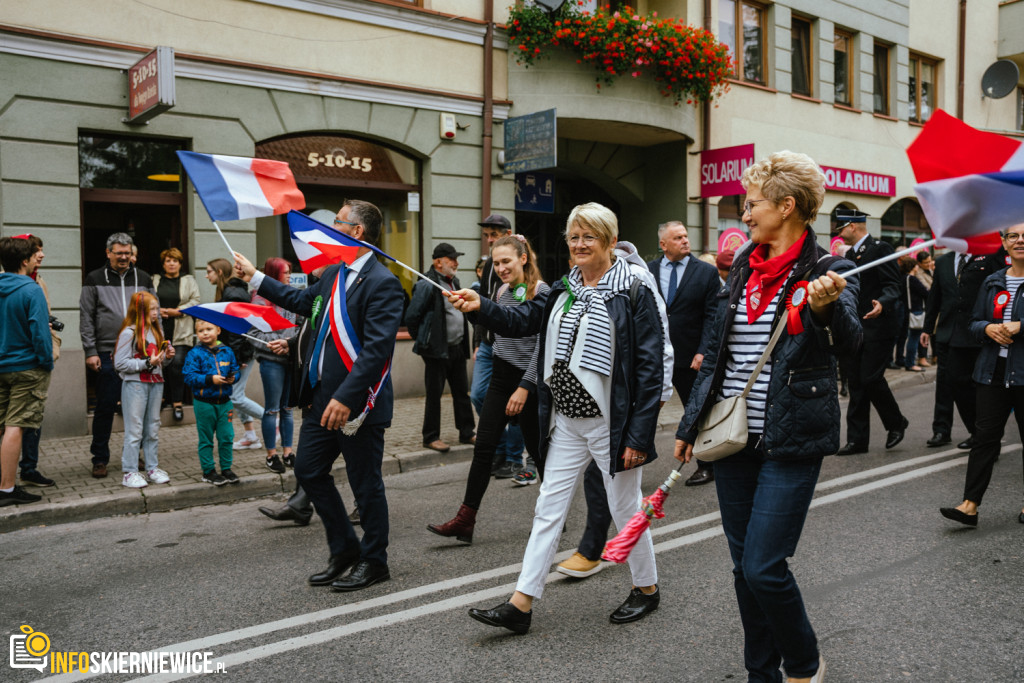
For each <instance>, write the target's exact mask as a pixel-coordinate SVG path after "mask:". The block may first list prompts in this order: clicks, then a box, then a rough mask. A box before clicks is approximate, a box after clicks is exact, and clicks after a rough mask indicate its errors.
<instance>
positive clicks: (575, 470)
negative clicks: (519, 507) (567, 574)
mask: <svg viewBox="0 0 1024 683" xmlns="http://www.w3.org/2000/svg"><path fill="white" fill-rule="evenodd" d="M608 451H609V434H608V426H607V424H606V423H605V420H604V418H603V417H588V418H568V417H565V416H564V415H562V414H561V413H558V412H557V411H556V412H555V428H554V430H553V432H552V434H551V441H550V442H549V444H548V453H547V458H546V460H545V462H544V480H543V482H541V486H540V495H539V496H538V497H537V506H536V508H535V509H534V517H533V530H532V531H531V532H530V540H529V542H528V543H527V544H526V552H525V554H524V555H523V569H522V571H521V572H520V574H519V582H518V583H517V584H516V590H518V591H519V592H520V593H524V594H526V595H529V596H532V597H534V598H539V597H541V595H542V594H543V593H544V581H545V580H546V579H547V576H548V573H549V572H550V569H551V563H552V561H553V560H554V557H555V553H556V552H557V551H558V542H559V539H560V537H561V534H562V527H563V525H564V524H565V518H566V516H567V515H568V514H569V504H570V503H571V502H572V496H573V493H574V492H575V490H576V485H577V484H578V483H579V481H580V478H581V477H582V476H583V472H584V471H585V470H586V469H587V465H589V464H590V461H591V459H593V460H594V461H595V462H597V465H598V467H600V469H601V474H602V475H603V476H604V486H605V490H606V491H607V492H608V507H609V509H610V510H611V513H612V519H613V520H614V521H615V526H616V527H617V528H619V529H621V528H622V527H624V526H625V525H626V523H627V522H629V520H630V518H631V517H632V516H633V514H634V513H636V512H637V510H639V509H640V503H641V501H642V499H643V496H642V494H641V492H640V481H641V473H640V469H641V468H639V467H636V468H634V469H630V470H625V471H624V472H618V473H616V475H615V477H612V476H611V475H609V474H608V471H609V454H608ZM629 570H630V572H631V573H632V575H633V584H634V585H636V586H653V585H654V584H656V583H657V582H658V568H657V566H656V564H655V561H654V542H653V541H652V540H651V532H650V530H649V529H648V530H647V531H645V532H644V533H643V536H641V537H640V540H639V541H638V542H637V544H636V547H635V548H634V549H633V552H632V553H630V555H629Z"/></svg>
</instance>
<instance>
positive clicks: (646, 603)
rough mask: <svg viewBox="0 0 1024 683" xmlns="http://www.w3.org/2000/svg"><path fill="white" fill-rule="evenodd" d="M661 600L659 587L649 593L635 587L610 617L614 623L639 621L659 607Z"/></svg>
mask: <svg viewBox="0 0 1024 683" xmlns="http://www.w3.org/2000/svg"><path fill="white" fill-rule="evenodd" d="M660 602H661V590H660V589H658V590H656V591H654V592H653V593H651V594H650V595H647V594H646V593H644V592H643V591H642V590H640V589H639V588H634V589H633V590H631V591H630V592H629V597H628V598H626V601H625V602H624V603H622V604H621V605H619V608H618V609H617V610H615V611H614V612H612V614H611V616H610V617H608V619H609V620H610V621H611V622H612V623H613V624H628V623H629V622H631V621H637V620H639V619H643V618H644V617H646V616H647V615H648V614H650V613H651V612H653V611H654V610H656V609H658V603H660Z"/></svg>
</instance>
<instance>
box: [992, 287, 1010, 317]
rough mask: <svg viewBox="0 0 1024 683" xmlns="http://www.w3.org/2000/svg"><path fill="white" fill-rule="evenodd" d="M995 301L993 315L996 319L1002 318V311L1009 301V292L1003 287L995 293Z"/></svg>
mask: <svg viewBox="0 0 1024 683" xmlns="http://www.w3.org/2000/svg"><path fill="white" fill-rule="evenodd" d="M994 301H995V303H994V305H993V309H994V310H993V311H992V313H993V315H994V316H995V319H996V320H1002V319H1003V311H1004V310H1005V309H1006V304H1008V303H1010V293H1009V292H1007V291H1006V290H1005V289H1004V290H1003V291H1001V292H999V293H998V294H996V298H995V300H994Z"/></svg>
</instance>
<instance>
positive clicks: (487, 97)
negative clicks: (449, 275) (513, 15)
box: [480, 0, 494, 254]
mask: <svg viewBox="0 0 1024 683" xmlns="http://www.w3.org/2000/svg"><path fill="white" fill-rule="evenodd" d="M484 21H485V22H486V23H487V31H486V33H484V131H483V156H484V158H483V162H484V163H483V175H482V176H481V178H480V180H481V185H482V187H481V189H480V212H481V214H482V215H481V216H480V220H483V219H484V218H486V217H487V216H489V215H490V214H491V148H492V142H493V138H494V0H484ZM480 253H481V254H486V253H487V242H486V240H485V239H484V238H483V237H481V238H480Z"/></svg>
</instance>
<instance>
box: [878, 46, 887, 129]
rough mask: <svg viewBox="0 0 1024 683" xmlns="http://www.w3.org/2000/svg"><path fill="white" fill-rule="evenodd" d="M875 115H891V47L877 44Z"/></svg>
mask: <svg viewBox="0 0 1024 683" xmlns="http://www.w3.org/2000/svg"><path fill="white" fill-rule="evenodd" d="M875 113H876V114H884V115H886V116H888V115H889V46H888V45H882V44H881V43H875Z"/></svg>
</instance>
